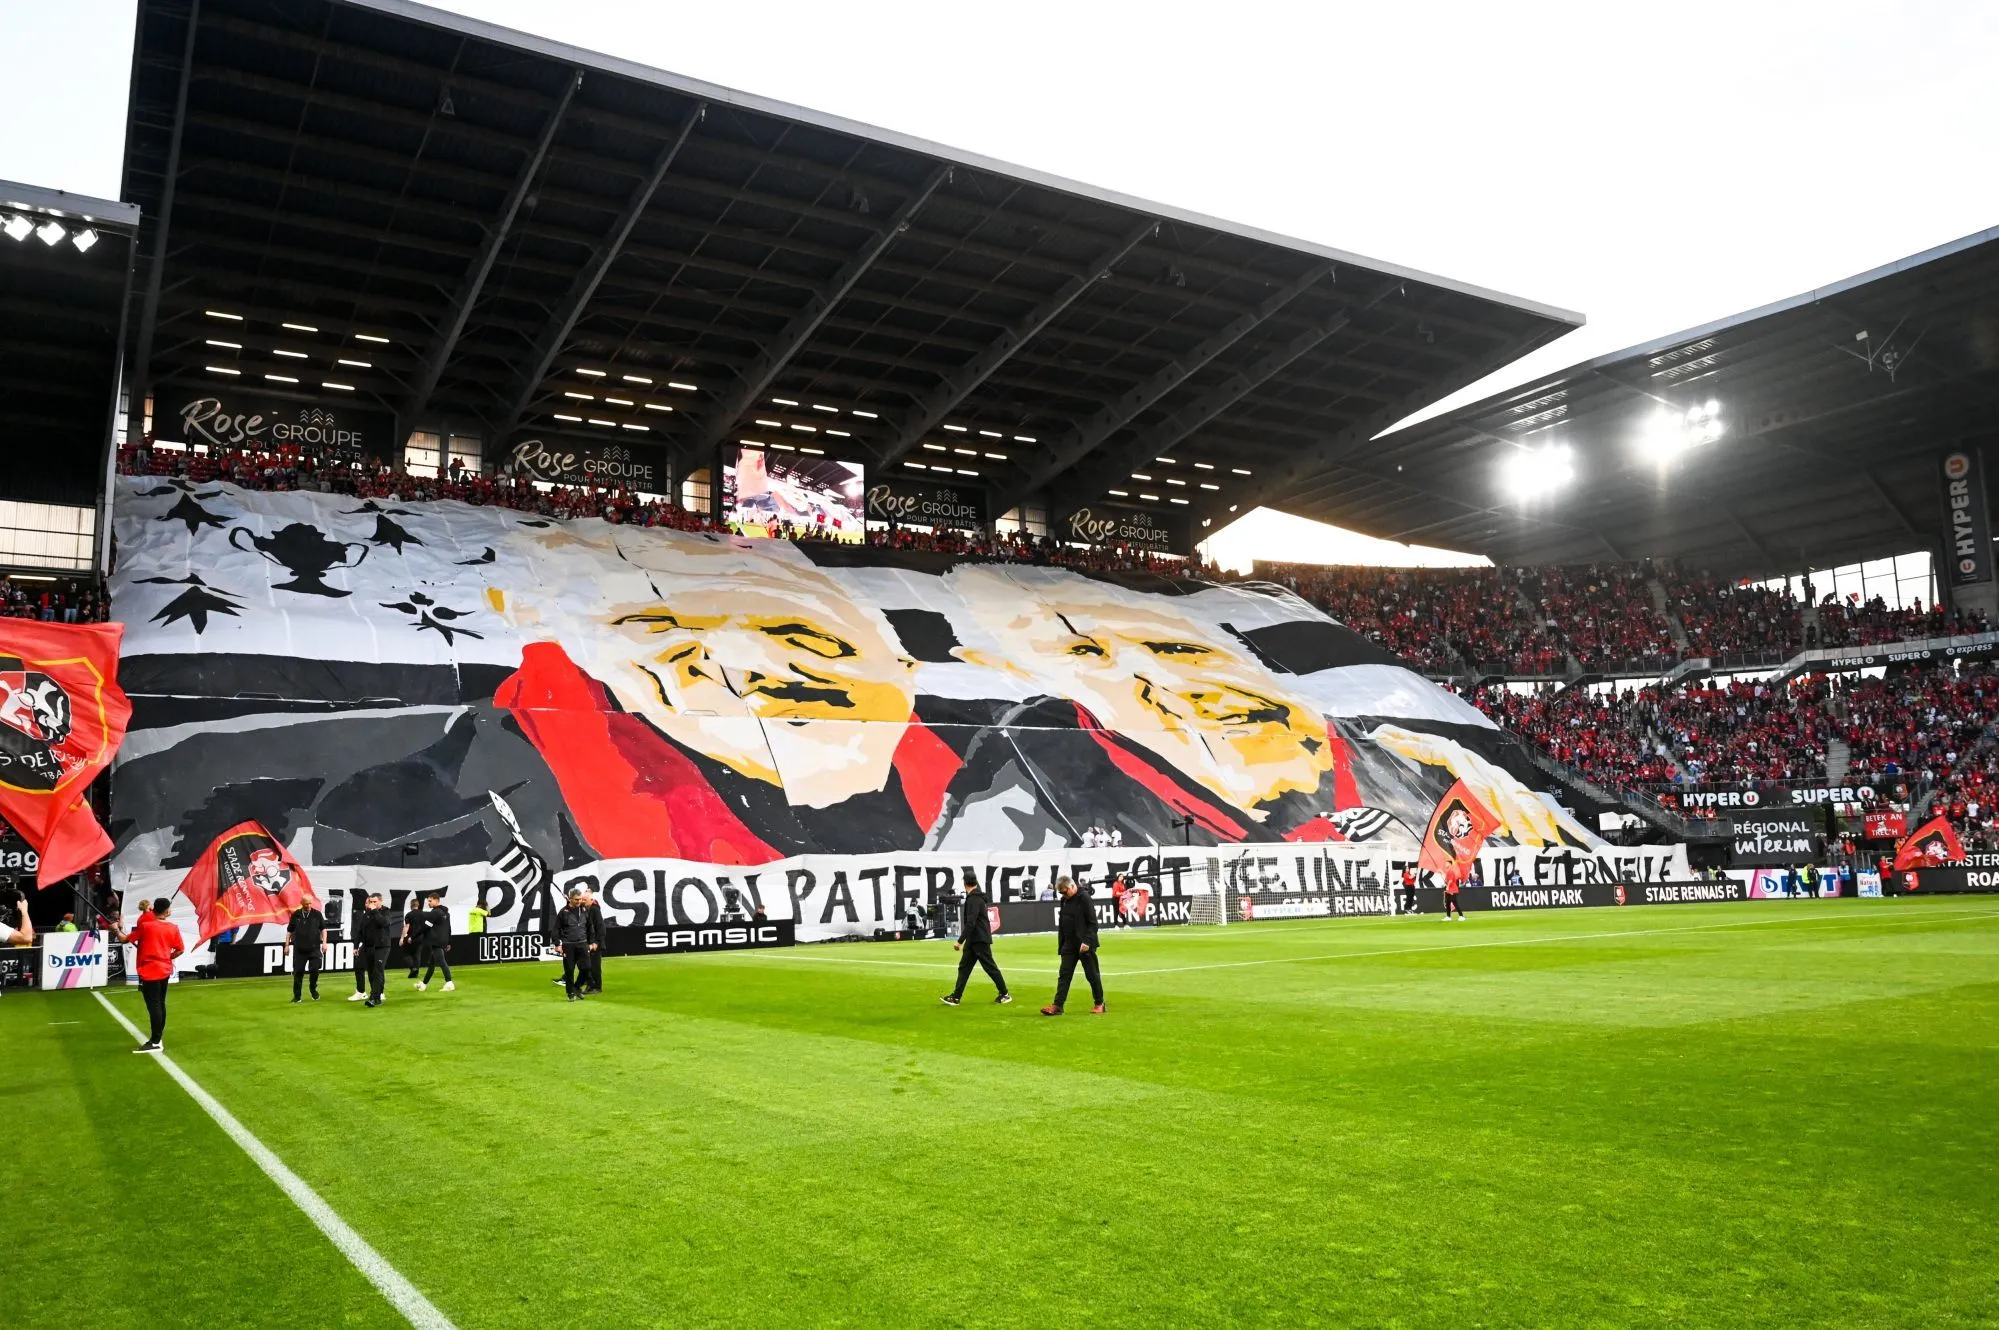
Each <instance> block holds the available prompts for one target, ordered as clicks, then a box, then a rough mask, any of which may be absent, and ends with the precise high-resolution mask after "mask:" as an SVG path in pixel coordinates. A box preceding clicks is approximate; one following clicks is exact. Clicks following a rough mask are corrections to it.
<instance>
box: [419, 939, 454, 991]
mask: <svg viewBox="0 0 1999 1330" xmlns="http://www.w3.org/2000/svg"><path fill="white" fill-rule="evenodd" d="M450 953H451V947H450V944H449V943H446V944H444V945H443V946H440V945H438V944H437V943H435V942H426V943H424V944H423V966H424V969H423V981H424V982H425V983H426V984H427V983H429V982H430V977H431V976H432V975H433V974H436V973H437V971H438V970H439V968H442V969H443V970H444V982H445V983H447V984H448V983H450V982H451V954H450ZM411 973H412V974H414V973H415V971H414V970H412V971H411Z"/></svg>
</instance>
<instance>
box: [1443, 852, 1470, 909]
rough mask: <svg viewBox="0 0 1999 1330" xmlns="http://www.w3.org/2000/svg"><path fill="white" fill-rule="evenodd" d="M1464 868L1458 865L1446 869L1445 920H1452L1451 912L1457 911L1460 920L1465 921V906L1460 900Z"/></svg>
mask: <svg viewBox="0 0 1999 1330" xmlns="http://www.w3.org/2000/svg"><path fill="white" fill-rule="evenodd" d="M1463 877H1464V873H1463V870H1462V869H1460V868H1458V867H1457V866H1456V865H1453V866H1451V867H1450V868H1447V869H1445V870H1444V922H1445V923H1449V922H1450V921H1451V912H1452V911H1456V912H1457V916H1458V922H1459V923H1463V922H1464V921H1465V907H1464V906H1463V905H1462V904H1461V903H1460V902H1459V901H1458V889H1459V888H1460V887H1462V886H1463V885H1464V882H1463Z"/></svg>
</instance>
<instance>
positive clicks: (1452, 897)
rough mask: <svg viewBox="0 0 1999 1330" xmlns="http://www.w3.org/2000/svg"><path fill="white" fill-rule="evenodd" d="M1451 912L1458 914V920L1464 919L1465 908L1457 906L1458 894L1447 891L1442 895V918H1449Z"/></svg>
mask: <svg viewBox="0 0 1999 1330" xmlns="http://www.w3.org/2000/svg"><path fill="white" fill-rule="evenodd" d="M1452 910H1456V911H1457V912H1458V918H1460V919H1462V918H1464V917H1465V907H1464V906H1462V905H1460V904H1458V893H1457V892H1455V891H1447V892H1445V893H1444V918H1446V919H1448V918H1450V917H1451V911H1452Z"/></svg>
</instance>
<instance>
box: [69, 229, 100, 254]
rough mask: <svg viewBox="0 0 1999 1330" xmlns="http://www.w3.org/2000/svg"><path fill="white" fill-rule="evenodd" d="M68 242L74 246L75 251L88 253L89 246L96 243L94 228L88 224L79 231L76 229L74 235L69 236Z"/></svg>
mask: <svg viewBox="0 0 1999 1330" xmlns="http://www.w3.org/2000/svg"><path fill="white" fill-rule="evenodd" d="M69 243H70V244H72V245H75V246H76V252H77V253H79V254H88V253H89V252H90V247H91V246H92V245H95V244H96V243H97V230H96V228H95V227H90V226H86V227H84V228H83V229H82V230H81V231H78V232H77V233H76V234H75V235H73V236H71V237H70V238H69Z"/></svg>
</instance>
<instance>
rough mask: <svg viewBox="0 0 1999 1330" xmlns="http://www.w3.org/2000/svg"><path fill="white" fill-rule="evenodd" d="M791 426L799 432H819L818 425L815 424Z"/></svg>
mask: <svg viewBox="0 0 1999 1330" xmlns="http://www.w3.org/2000/svg"><path fill="white" fill-rule="evenodd" d="M791 428H793V429H795V430H797V431H798V432H799V433H800V434H817V433H818V432H819V427H818V426H816V425H793V426H792V427H791Z"/></svg>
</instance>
